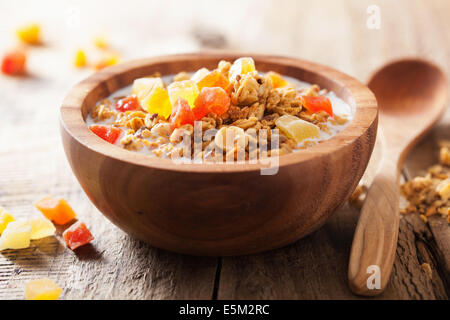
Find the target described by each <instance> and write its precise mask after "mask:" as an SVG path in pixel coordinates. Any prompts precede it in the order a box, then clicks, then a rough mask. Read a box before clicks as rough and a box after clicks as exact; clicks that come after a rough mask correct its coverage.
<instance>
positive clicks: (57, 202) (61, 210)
mask: <svg viewBox="0 0 450 320" xmlns="http://www.w3.org/2000/svg"><path fill="white" fill-rule="evenodd" d="M35 205H36V208H38V209H39V211H41V212H42V214H43V215H44V216H45V217H46V218H47V219H49V220H51V221H53V222H54V223H56V224H59V225H64V224H66V223H68V222H70V221H72V220H73V219H75V217H76V214H75V212H74V211H73V209H72V208H71V207H70V205H69V204H68V203H67V201H66V200H65V199H63V198H59V199H54V198H52V197H45V198H43V199H41V200H39V201H38V202H36V204H35Z"/></svg>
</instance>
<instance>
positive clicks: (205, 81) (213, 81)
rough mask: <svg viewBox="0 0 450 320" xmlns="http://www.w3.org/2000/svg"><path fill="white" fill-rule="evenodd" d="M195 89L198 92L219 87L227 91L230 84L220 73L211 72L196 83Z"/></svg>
mask: <svg viewBox="0 0 450 320" xmlns="http://www.w3.org/2000/svg"><path fill="white" fill-rule="evenodd" d="M197 87H198V90H202V89H203V88H205V87H220V88H222V89H224V90H225V91H228V88H229V87H230V82H229V81H228V79H227V78H226V77H225V76H224V75H223V74H222V73H220V72H219V71H217V70H213V71H211V72H210V73H208V74H207V75H205V76H204V77H203V78H202V79H201V80H199V81H198V82H197Z"/></svg>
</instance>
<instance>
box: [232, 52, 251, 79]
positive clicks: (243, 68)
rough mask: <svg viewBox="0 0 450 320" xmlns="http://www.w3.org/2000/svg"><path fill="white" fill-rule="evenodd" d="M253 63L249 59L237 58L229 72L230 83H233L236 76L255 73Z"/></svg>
mask: <svg viewBox="0 0 450 320" xmlns="http://www.w3.org/2000/svg"><path fill="white" fill-rule="evenodd" d="M255 70H256V68H255V62H254V61H253V59H252V58H250V57H243V58H239V59H237V60H235V61H234V63H233V65H232V66H231V68H230V71H229V78H230V81H234V80H235V79H236V77H237V76H238V75H242V74H246V73H249V72H253V71H255Z"/></svg>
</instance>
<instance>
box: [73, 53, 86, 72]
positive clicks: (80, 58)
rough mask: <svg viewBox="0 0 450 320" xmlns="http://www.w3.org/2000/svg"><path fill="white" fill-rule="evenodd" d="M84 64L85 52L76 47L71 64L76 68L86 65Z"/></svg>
mask: <svg viewBox="0 0 450 320" xmlns="http://www.w3.org/2000/svg"><path fill="white" fill-rule="evenodd" d="M86 64H87V58H86V53H85V52H84V51H83V50H81V49H78V50H77V51H75V57H74V60H73V65H74V66H75V67H77V68H82V67H84V66H86Z"/></svg>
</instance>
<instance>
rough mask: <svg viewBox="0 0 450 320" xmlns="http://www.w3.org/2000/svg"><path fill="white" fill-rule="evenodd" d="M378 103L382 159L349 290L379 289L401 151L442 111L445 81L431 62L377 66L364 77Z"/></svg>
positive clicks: (391, 251) (385, 274)
mask: <svg viewBox="0 0 450 320" xmlns="http://www.w3.org/2000/svg"><path fill="white" fill-rule="evenodd" d="M369 88H370V89H371V90H372V91H373V92H374V94H375V96H376V98H377V100H378V106H379V132H380V131H381V132H380V133H381V135H379V136H378V138H379V139H380V138H381V140H382V141H381V145H382V152H383V154H382V161H381V164H380V166H379V171H378V173H377V175H376V176H375V179H374V181H373V183H372V185H371V186H370V188H369V191H368V193H367V196H366V200H365V202H364V205H363V207H362V210H361V216H360V218H359V221H358V225H357V227H356V231H355V235H354V238H353V245H352V249H351V253H350V262H349V266H348V281H349V285H350V288H351V290H352V291H353V292H354V293H356V294H360V295H366V296H374V295H377V294H380V293H381V292H382V291H383V290H384V289H385V288H386V285H387V283H388V280H389V276H390V273H391V270H392V265H393V263H394V257H395V252H396V248H397V237H398V224H399V196H400V195H399V187H398V182H399V176H400V169H401V168H402V166H403V162H404V160H405V157H406V155H407V154H408V152H409V151H410V150H411V149H412V147H413V146H414V145H415V144H416V142H417V141H418V140H419V139H420V138H421V137H422V136H424V135H425V133H426V132H428V131H429V130H430V128H431V127H432V126H433V124H434V123H436V122H437V120H438V119H439V118H440V116H441V115H442V113H443V112H444V110H445V106H446V102H447V97H448V84H447V80H446V78H445V76H444V74H443V73H442V71H441V70H440V69H439V68H438V67H437V66H435V65H433V64H431V63H429V62H426V61H422V60H418V59H406V60H400V61H396V62H393V63H390V64H388V65H386V66H384V67H383V68H381V69H380V70H379V71H378V72H376V73H375V75H374V76H373V77H372V78H371V80H370V81H369Z"/></svg>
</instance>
